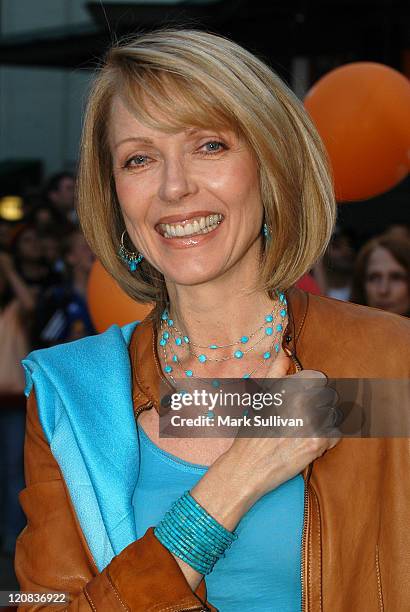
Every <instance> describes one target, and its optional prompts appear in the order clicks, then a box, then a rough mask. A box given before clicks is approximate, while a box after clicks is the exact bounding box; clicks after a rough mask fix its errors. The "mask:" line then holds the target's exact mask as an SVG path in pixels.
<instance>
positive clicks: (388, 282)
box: [365, 246, 410, 315]
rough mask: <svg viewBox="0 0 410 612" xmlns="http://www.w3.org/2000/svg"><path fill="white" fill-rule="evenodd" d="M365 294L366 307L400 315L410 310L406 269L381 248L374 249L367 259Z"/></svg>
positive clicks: (409, 292)
mask: <svg viewBox="0 0 410 612" xmlns="http://www.w3.org/2000/svg"><path fill="white" fill-rule="evenodd" d="M365 292H366V297H367V304H368V306H373V307H375V308H382V309H383V310H388V311H389V312H394V313H396V314H402V315H404V314H406V313H407V312H408V311H409V310H410V291H409V285H408V278H407V272H406V269H405V268H404V267H403V266H402V265H400V264H399V262H398V261H396V259H395V258H394V257H393V255H392V254H391V253H390V251H388V250H387V249H385V248H383V247H381V246H380V247H376V248H375V249H374V250H373V251H372V253H371V254H370V257H369V259H368V262H367V270H366V276H365Z"/></svg>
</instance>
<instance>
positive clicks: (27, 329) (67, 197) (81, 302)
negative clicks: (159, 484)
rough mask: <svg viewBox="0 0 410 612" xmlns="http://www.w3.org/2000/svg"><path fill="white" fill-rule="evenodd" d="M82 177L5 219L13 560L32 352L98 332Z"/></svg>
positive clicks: (1, 523)
mask: <svg viewBox="0 0 410 612" xmlns="http://www.w3.org/2000/svg"><path fill="white" fill-rule="evenodd" d="M74 198H75V179H74V177H73V176H72V175H71V174H69V173H65V172H64V173H59V174H56V175H55V176H53V177H51V178H50V180H49V181H48V183H47V184H46V185H45V186H44V188H43V189H41V190H39V191H38V192H36V193H31V194H30V195H28V196H27V198H25V199H24V200H23V210H22V215H21V217H22V218H21V220H19V221H13V222H11V221H8V220H6V219H3V218H1V217H0V363H1V368H0V433H1V444H0V550H1V552H2V554H3V555H5V554H6V555H10V556H11V555H13V552H14V546H15V540H16V536H17V535H18V533H19V532H20V531H21V529H22V528H23V526H24V517H23V513H22V511H21V509H20V506H19V503H18V493H19V491H21V489H23V488H24V472H23V445H24V428H25V397H24V386H25V381H24V372H23V369H22V367H21V365H20V361H21V359H23V358H24V357H25V356H26V355H27V354H28V353H29V352H30V351H31V350H33V349H38V348H46V347H50V346H52V345H55V344H58V343H61V342H68V341H71V340H76V339H78V338H82V337H83V336H87V335H90V334H94V333H95V329H94V327H93V324H92V321H91V318H90V315H89V312H88V308H87V300H86V289H87V281H88V276H89V273H90V270H91V266H92V263H93V254H92V252H91V250H90V248H89V247H88V245H87V243H86V241H85V240H84V238H83V235H82V233H81V231H80V229H79V225H78V220H77V216H76V212H75V206H74Z"/></svg>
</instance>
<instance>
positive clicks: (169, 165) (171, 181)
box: [158, 159, 196, 203]
mask: <svg viewBox="0 0 410 612" xmlns="http://www.w3.org/2000/svg"><path fill="white" fill-rule="evenodd" d="M195 191H196V186H195V183H194V180H193V178H192V176H190V174H189V172H188V169H187V168H186V166H185V164H184V161H183V160H182V159H172V160H169V161H166V162H165V163H164V166H163V171H162V177H161V183H160V186H159V192H158V195H159V197H160V198H161V200H163V201H164V202H171V203H172V202H179V201H180V200H181V199H183V198H184V197H186V196H187V195H189V194H192V193H194V192H195Z"/></svg>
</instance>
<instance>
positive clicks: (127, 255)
mask: <svg viewBox="0 0 410 612" xmlns="http://www.w3.org/2000/svg"><path fill="white" fill-rule="evenodd" d="M126 231H127V230H124V231H123V232H122V234H121V245H120V248H119V250H118V256H119V258H120V259H122V261H123V262H124V263H125V264H126V265H127V266H128V268H129V270H130V272H135V270H136V269H137V266H138V264H139V263H140V262H141V261H142V260H143V259H144V255H143V254H142V253H136V252H135V251H129V250H128V249H127V248H126V247H125V246H124V236H125V234H126Z"/></svg>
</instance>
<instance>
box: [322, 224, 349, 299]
mask: <svg viewBox="0 0 410 612" xmlns="http://www.w3.org/2000/svg"><path fill="white" fill-rule="evenodd" d="M354 262H355V250H354V247H353V236H352V234H351V232H350V231H348V230H347V229H344V228H341V227H340V226H336V228H335V231H334V233H333V235H332V238H331V241H330V242H329V245H328V247H327V249H326V252H325V254H324V256H323V258H322V260H321V261H319V262H318V263H317V264H316V265H315V266H314V268H313V276H314V279H315V281H316V282H317V284H318V285H319V287H320V288H321V290H322V293H323V294H324V295H327V296H328V297H332V298H336V299H337V300H343V301H348V300H349V299H350V293H351V284H352V275H353V268H354Z"/></svg>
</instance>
